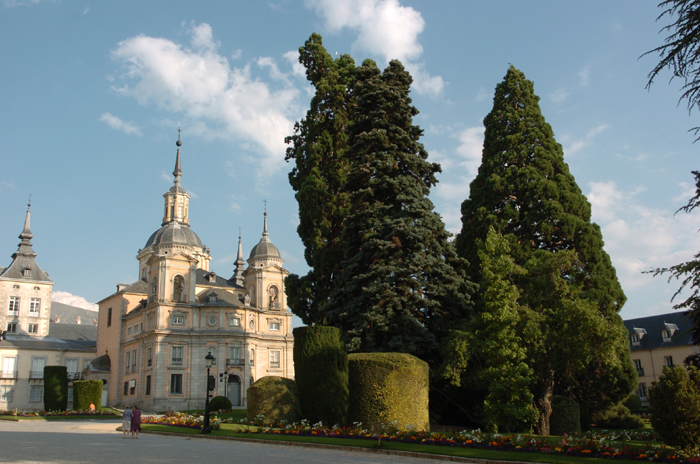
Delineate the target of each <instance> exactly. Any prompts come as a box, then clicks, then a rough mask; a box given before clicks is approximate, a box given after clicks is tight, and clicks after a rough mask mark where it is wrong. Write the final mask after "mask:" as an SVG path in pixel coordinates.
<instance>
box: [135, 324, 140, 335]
mask: <svg viewBox="0 0 700 464" xmlns="http://www.w3.org/2000/svg"><path fill="white" fill-rule="evenodd" d="M137 333H139V325H138V324H136V325H135V326H134V335H136V334H137Z"/></svg>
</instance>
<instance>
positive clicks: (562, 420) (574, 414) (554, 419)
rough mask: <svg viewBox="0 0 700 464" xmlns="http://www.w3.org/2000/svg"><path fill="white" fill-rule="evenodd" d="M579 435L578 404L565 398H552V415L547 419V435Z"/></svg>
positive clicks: (579, 415) (579, 414)
mask: <svg viewBox="0 0 700 464" xmlns="http://www.w3.org/2000/svg"><path fill="white" fill-rule="evenodd" d="M574 432H576V433H581V411H580V409H579V407H578V403H577V402H576V401H574V400H572V399H571V398H567V397H566V396H553V397H552V415H551V416H550V418H549V434H550V435H564V434H565V433H568V434H571V433H574Z"/></svg>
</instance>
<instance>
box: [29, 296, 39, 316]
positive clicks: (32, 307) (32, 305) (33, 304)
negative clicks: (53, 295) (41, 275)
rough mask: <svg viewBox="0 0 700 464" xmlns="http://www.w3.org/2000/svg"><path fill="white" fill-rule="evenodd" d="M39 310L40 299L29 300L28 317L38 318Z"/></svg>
mask: <svg viewBox="0 0 700 464" xmlns="http://www.w3.org/2000/svg"><path fill="white" fill-rule="evenodd" d="M40 308H41V298H32V299H30V300H29V315H30V316H38V315H39V310H40Z"/></svg>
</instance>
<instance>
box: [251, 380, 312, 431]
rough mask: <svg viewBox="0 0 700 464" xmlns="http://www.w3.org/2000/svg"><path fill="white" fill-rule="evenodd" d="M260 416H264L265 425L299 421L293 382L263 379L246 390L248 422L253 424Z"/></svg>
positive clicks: (299, 416)
mask: <svg viewBox="0 0 700 464" xmlns="http://www.w3.org/2000/svg"><path fill="white" fill-rule="evenodd" d="M260 415H262V416H265V420H264V422H265V423H266V424H269V423H272V422H277V421H282V420H284V421H287V422H298V421H299V420H301V414H300V411H299V399H298V397H297V388H296V385H295V383H294V380H290V379H285V378H282V377H273V376H269V377H263V378H261V379H259V380H258V381H257V382H255V383H254V384H253V386H252V387H250V388H248V411H247V418H248V422H253V421H254V420H255V418H256V417H257V416H260Z"/></svg>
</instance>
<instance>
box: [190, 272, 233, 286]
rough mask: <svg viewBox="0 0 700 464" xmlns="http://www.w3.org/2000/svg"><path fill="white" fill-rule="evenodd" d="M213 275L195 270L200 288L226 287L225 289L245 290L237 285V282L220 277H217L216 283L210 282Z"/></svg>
mask: <svg viewBox="0 0 700 464" xmlns="http://www.w3.org/2000/svg"><path fill="white" fill-rule="evenodd" d="M211 274H213V273H212V272H209V271H205V270H204V269H197V270H195V276H196V280H195V284H196V285H199V286H210V287H224V288H238V289H241V288H243V287H242V286H240V285H238V284H236V282H235V281H233V280H228V279H226V278H224V277H221V276H219V275H217V276H216V279H214V281H211V280H210V275H211Z"/></svg>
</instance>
